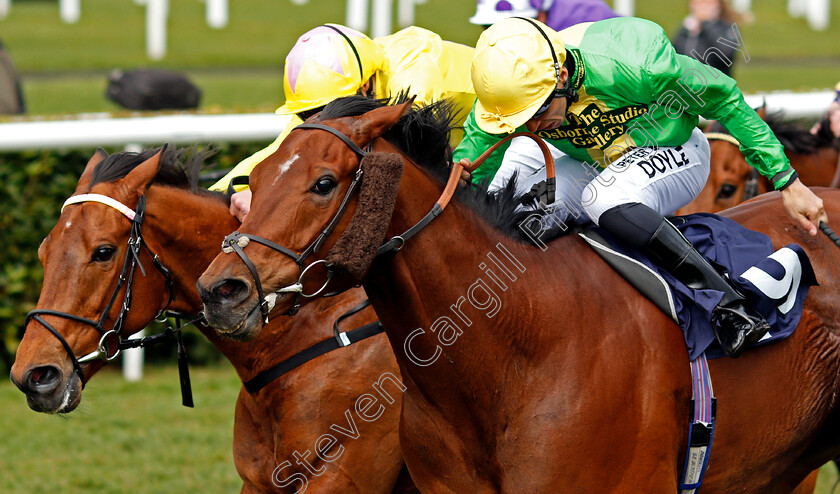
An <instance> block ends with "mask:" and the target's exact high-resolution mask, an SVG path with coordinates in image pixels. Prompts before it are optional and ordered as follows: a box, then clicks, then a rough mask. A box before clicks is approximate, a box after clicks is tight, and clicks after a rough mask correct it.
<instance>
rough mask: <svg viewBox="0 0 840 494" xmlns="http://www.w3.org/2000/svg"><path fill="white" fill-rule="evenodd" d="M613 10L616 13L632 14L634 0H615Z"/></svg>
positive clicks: (634, 6) (634, 7)
mask: <svg viewBox="0 0 840 494" xmlns="http://www.w3.org/2000/svg"><path fill="white" fill-rule="evenodd" d="M613 10H615V13H616V14H621V15H628V16H632V15H633V14H634V12H636V2H635V1H634V0H615V1H614V2H613Z"/></svg>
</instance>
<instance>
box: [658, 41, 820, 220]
mask: <svg viewBox="0 0 840 494" xmlns="http://www.w3.org/2000/svg"><path fill="white" fill-rule="evenodd" d="M647 70H648V71H649V75H650V76H651V77H650V81H652V82H651V83H650V85H651V90H652V91H651V92H652V94H665V93H667V92H673V93H675V94H679V95H685V96H686V97H684V98H683V101H684V102H686V104H687V106H686V108H685V111H687V112H689V113H690V114H694V115H702V116H704V117H707V118H709V119H713V120H718V121H719V122H720V123H721V124H722V125H723V126H724V127H726V129H727V130H729V131H730V133H731V134H732V136H733V137H735V138H736V139H738V141H739V142H740V143H741V152H742V153H743V154H744V157H745V158H746V160H747V163H749V164H750V166H752V167H754V168H756V169H757V170H758V171H759V172H760V173H761V174H762V175H764V176H765V177H767V178H768V179H769V180H770V182H771V183H773V186H774V188H775V189H776V190H781V191H782V200H783V203H784V206H785V210H786V211H787V213H788V214H789V215H790V217H791V218H793V220H794V221H796V222H797V223H798V224H799V225H801V226H802V227H803V228H804V229H805V230H806V231H808V233H810V234H811V235H816V234H817V227H818V226H819V222H820V221H824V222H828V217H827V215H826V213H825V209H824V208H823V203H822V200H821V199H820V198H819V197H817V196H816V195H815V194H814V193H813V192H811V190H810V189H808V188H807V187H805V186H804V185H803V184H802V182H800V181H799V178H798V175H797V174H796V171H795V170H794V169H793V168H792V167H791V166H790V161H789V160H788V158H787V156H785V154H784V148H783V147H782V144H781V143H780V142H779V140H778V139H777V138H776V136H775V135H774V134H773V132H772V131H771V130H770V128H769V127H768V126H767V124H766V123H765V122H764V121H763V120H761V118H760V117H759V116H758V114H757V113H756V112H755V110H753V109H752V108H750V106H749V105H748V104H747V103H746V101H744V96H743V94H742V93H741V90H740V89H738V87H737V86H736V83H735V81H734V80H733V79H732V78H730V77H728V76H726V75H724V74H723V73H722V72H720V71H718V70H717V69H714V68H712V67H708V66H706V65H703V64H701V63H700V62H698V61H697V60H695V59H693V58H691V57H686V56H683V55H678V54H676V52H674V51H673V49H671V50H663V56H661V57H659V58H657V59H656V60H654V61H652V63H651V64H650V65H649V66H648V67H647Z"/></svg>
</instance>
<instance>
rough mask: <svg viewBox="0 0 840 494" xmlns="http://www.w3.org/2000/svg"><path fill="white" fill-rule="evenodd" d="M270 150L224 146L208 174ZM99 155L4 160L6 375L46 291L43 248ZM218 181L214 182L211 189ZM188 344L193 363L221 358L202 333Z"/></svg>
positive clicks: (1, 338)
mask: <svg viewBox="0 0 840 494" xmlns="http://www.w3.org/2000/svg"><path fill="white" fill-rule="evenodd" d="M264 145H265V144H242V145H227V144H222V145H218V146H217V147H218V148H219V153H218V154H217V155H216V156H214V157H213V158H212V159H211V164H210V166H209V167H208V169H206V170H205V173H206V174H208V175H210V176H212V175H213V173H214V172H215V175H218V174H220V173H222V172H223V171H224V170H226V169H230V168H232V167H233V166H234V165H235V164H236V163H238V162H239V161H240V160H241V159H243V158H245V157H247V156H249V155H251V154H253V153H254V152H256V151H258V150H259V149H261V147H262V146H264ZM119 150H120V149H107V151H108V152H109V153H112V152H116V151H119ZM93 151H94V150H93V149H87V150H75V151H66V152H52V151H43V152H22V153H11V154H9V153H6V154H0V189H1V190H0V240H2V241H0V244H2V246H0V370H3V367H6V370H5V371H4V372H7V371H8V367H9V366H10V365H11V355H12V354H13V353H14V350H15V348H17V344H18V342H19V341H20V338H21V336H22V333H23V321H24V317H25V316H26V313H27V312H29V311H30V310H32V309H33V308H34V307H35V304H36V303H37V301H38V294H39V293H40V290H41V283H42V281H43V269H42V267H41V264H40V262H39V261H38V252H37V250H38V245H39V244H40V243H41V240H42V239H43V238H44V237H45V236H46V234H47V233H48V232H49V231H50V230H51V229H52V227H53V226H54V225H55V222H56V221H57V219H58V215H59V209H60V208H61V204H62V203H63V202H64V200H65V199H66V198H67V197H69V196H70V195H71V194H72V193H73V190H74V189H75V187H76V182H77V181H78V178H79V175H81V173H82V171H83V170H84V167H85V164H86V163H87V160H88V158H89V157H90V156H91V155H92V154H93ZM212 181H213V179H212V178H208V180H207V183H206V185H210V184H211V183H212ZM188 340H189V341H188V344H190V346H192V347H194V348H193V349H192V351H191V359H190V360H191V361H192V362H194V363H195V362H202V361H209V360H215V359H218V358H219V357H218V355H219V354H218V353H216V352H215V351H213V349H212V348H204V347H205V346H206V347H209V346H210V345H209V343H206V341H205V340H203V338H201V336H200V335H198V333H197V332H191V333H190V334H189V336H188ZM170 354H171V351H170V350H168V349H164V350H161V351H159V352H157V353H155V352H154V351H153V352H152V353H151V354H149V357H150V358H151V359H152V360H155V359H158V360H159V359H163V358H168V357H169V356H170ZM4 375H5V374H4Z"/></svg>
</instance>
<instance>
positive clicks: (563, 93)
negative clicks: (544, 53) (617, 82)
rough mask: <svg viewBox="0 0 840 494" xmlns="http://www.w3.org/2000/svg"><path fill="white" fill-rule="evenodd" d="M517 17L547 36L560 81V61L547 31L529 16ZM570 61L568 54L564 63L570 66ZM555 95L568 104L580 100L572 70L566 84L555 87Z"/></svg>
mask: <svg viewBox="0 0 840 494" xmlns="http://www.w3.org/2000/svg"><path fill="white" fill-rule="evenodd" d="M515 18H516V19H522V20H523V21H525V22H528V23H529V24H531V25H532V26H534V28H535V29H536V30H537V31H539V32H540V34H541V35H542V37H543V38H545V41H546V42H547V43H548V52H549V53H551V58H552V59H554V76H555V78H556V79H557V81H559V80H560V61H559V60H557V54H556V53H554V45H553V44H551V39H550V38H549V37H548V35H547V34H545V31H543V29H542V28H541V27H540V26H539V24H537V23H536V22H534V21H533V20H532V19H529V18H527V17H515ZM568 61H569V57H568V56H567V57H566V64H564V65H565V66H566V67H567V68H568ZM554 97H564V98H566V100H567V106H569V105H571V104H572V103H575V102H576V101H577V100H578V94H577V89H575V88H574V87H572V71H571V70H570V71H569V78H568V79H566V85H565V86H563V87H562V88H560V89H556V88H555V89H554Z"/></svg>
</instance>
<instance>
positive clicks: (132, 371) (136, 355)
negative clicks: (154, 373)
mask: <svg viewBox="0 0 840 494" xmlns="http://www.w3.org/2000/svg"><path fill="white" fill-rule="evenodd" d="M145 335H146V330H145V329H142V330H140V332H139V333H136V334H134V335H132V336H131V337H129V339H130V340H136V339H138V338H142V337H144V336H145ZM144 354H145V350H143V349H142V348H129V349H127V350H125V351H123V352H122V359H123V360H122V361H123V378H125V380H126V381H129V382H137V381H139V380H141V379H143V357H144Z"/></svg>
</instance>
